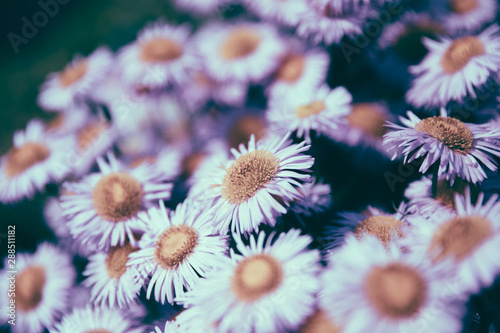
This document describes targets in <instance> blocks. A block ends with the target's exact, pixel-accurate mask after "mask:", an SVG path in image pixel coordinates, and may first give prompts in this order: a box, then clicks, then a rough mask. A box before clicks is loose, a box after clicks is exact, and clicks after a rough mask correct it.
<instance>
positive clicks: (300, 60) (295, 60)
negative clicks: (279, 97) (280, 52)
mask: <svg viewBox="0 0 500 333" xmlns="http://www.w3.org/2000/svg"><path fill="white" fill-rule="evenodd" d="M304 66H305V57H304V56H303V55H289V56H288V57H286V58H285V60H284V61H283V62H282V63H281V66H280V68H279V69H278V75H277V79H278V80H281V81H285V82H288V83H293V82H295V81H297V80H298V79H299V78H300V77H301V76H302V73H303V71H304Z"/></svg>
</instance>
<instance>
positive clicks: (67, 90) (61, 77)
mask: <svg viewBox="0 0 500 333" xmlns="http://www.w3.org/2000/svg"><path fill="white" fill-rule="evenodd" d="M112 61H113V56H112V54H111V52H110V51H109V49H108V48H106V47H100V48H98V49H97V50H95V51H94V52H92V53H91V54H90V55H89V56H87V57H82V56H80V55H76V56H75V57H74V58H73V60H72V61H71V63H69V64H68V65H67V66H66V67H65V68H64V70H63V71H62V72H57V73H52V74H50V75H49V76H48V78H47V80H46V81H45V83H44V84H43V85H42V88H41V90H40V94H39V95H38V105H40V107H41V108H42V109H45V110H46V111H56V112H72V110H73V107H74V106H75V104H81V103H84V102H85V99H86V98H88V97H89V95H90V94H91V91H92V90H93V89H96V88H97V87H98V85H99V84H100V83H101V82H102V81H103V80H104V78H105V77H106V75H107V74H108V72H109V70H110V67H111V63H112Z"/></svg>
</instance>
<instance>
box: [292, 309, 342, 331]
mask: <svg viewBox="0 0 500 333" xmlns="http://www.w3.org/2000/svg"><path fill="white" fill-rule="evenodd" d="M319 332H328V333H340V332H342V329H341V328H340V327H339V326H337V325H335V324H334V323H333V322H332V321H331V320H330V318H328V316H327V314H326V313H325V312H324V311H322V310H316V312H314V313H313V314H312V315H311V316H310V317H309V318H307V320H306V321H305V323H304V324H302V326H301V327H300V329H299V333H319Z"/></svg>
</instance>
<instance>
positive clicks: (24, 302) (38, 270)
mask: <svg viewBox="0 0 500 333" xmlns="http://www.w3.org/2000/svg"><path fill="white" fill-rule="evenodd" d="M45 282H46V273H45V268H44V267H42V266H29V267H27V268H25V269H24V270H23V271H22V272H21V273H19V274H18V275H17V277H16V294H15V296H14V299H15V301H16V306H17V308H18V309H19V310H21V311H24V312H26V311H30V310H33V309H34V308H36V307H37V306H38V304H40V302H41V301H42V298H43V288H44V287H45Z"/></svg>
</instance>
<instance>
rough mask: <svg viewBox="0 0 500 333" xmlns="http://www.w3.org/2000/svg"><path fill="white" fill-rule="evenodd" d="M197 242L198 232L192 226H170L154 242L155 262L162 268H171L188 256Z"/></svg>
mask: <svg viewBox="0 0 500 333" xmlns="http://www.w3.org/2000/svg"><path fill="white" fill-rule="evenodd" d="M197 244H198V233H197V232H196V230H194V229H193V228H192V227H189V226H185V225H179V226H175V227H170V228H169V229H167V230H165V231H164V232H163V233H162V234H161V236H160V238H159V239H158V241H157V242H156V249H155V259H156V262H158V264H159V265H160V266H161V267H163V268H167V267H169V268H173V267H175V266H177V265H178V264H180V263H182V262H183V261H184V260H185V259H186V258H187V257H189V255H190V254H191V253H192V252H193V250H194V248H195V247H196V245H197Z"/></svg>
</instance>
